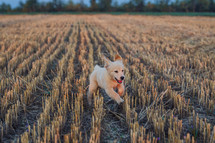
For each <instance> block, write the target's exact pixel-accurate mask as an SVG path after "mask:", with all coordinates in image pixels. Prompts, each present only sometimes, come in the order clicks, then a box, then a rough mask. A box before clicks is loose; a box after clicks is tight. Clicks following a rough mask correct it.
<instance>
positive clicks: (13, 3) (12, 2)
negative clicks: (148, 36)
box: [0, 0, 129, 8]
mask: <svg viewBox="0 0 215 143" xmlns="http://www.w3.org/2000/svg"><path fill="white" fill-rule="evenodd" d="M20 1H22V2H25V1H26V0H0V4H2V3H3V2H4V3H6V4H10V5H11V6H12V8H14V7H17V6H18V5H19V2H20ZM38 1H39V2H49V1H52V0H38ZM63 1H64V2H68V1H69V0H63ZM83 1H84V3H85V4H87V5H90V0H83ZM112 1H118V3H119V4H121V3H123V2H128V1H129V0H112ZM73 2H74V3H78V2H80V0H73Z"/></svg>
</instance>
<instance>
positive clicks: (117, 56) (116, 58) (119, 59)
mask: <svg viewBox="0 0 215 143" xmlns="http://www.w3.org/2000/svg"><path fill="white" fill-rule="evenodd" d="M114 60H115V61H122V57H121V56H120V55H119V54H116V55H115V59H114Z"/></svg>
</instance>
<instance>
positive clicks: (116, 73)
mask: <svg viewBox="0 0 215 143" xmlns="http://www.w3.org/2000/svg"><path fill="white" fill-rule="evenodd" d="M104 61H105V68H106V69H107V71H108V74H109V76H110V77H111V78H112V80H115V81H117V82H118V83H119V84H121V83H122V82H123V80H124V79H125V76H124V65H123V62H122V57H121V56H120V55H118V54H116V55H115V60H114V62H112V61H110V60H109V59H108V58H106V57H105V56H104Z"/></svg>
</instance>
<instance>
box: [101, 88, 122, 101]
mask: <svg viewBox="0 0 215 143" xmlns="http://www.w3.org/2000/svg"><path fill="white" fill-rule="evenodd" d="M105 91H106V93H107V94H108V96H110V98H112V99H113V100H115V101H116V102H117V103H118V104H120V103H122V102H124V100H123V99H122V98H120V96H119V94H117V93H116V92H115V91H114V90H113V88H108V89H106V90H105Z"/></svg>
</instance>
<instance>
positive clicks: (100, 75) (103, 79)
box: [87, 55, 125, 105]
mask: <svg viewBox="0 0 215 143" xmlns="http://www.w3.org/2000/svg"><path fill="white" fill-rule="evenodd" d="M105 62H106V64H105V67H104V68H102V67H100V66H98V65H96V66H95V68H94V70H93V72H92V74H91V75H90V85H89V90H88V94H87V98H88V103H89V104H90V105H91V104H92V94H93V93H94V92H95V91H96V90H97V88H98V87H101V88H103V89H105V91H106V93H107V94H108V96H110V97H111V98H112V99H113V100H115V101H116V102H117V103H118V104H120V103H121V102H123V101H124V100H123V99H122V98H121V97H120V96H122V95H123V94H124V89H125V88H124V80H121V79H120V77H121V76H124V71H123V70H124V65H123V63H122V59H121V57H120V56H119V55H116V57H115V61H114V62H111V61H109V60H108V59H107V58H105ZM115 71H118V72H117V73H116V72H115ZM117 80H120V81H122V83H121V84H120V83H119V82H118V81H117ZM116 88H118V93H116V92H115V91H114V89H116Z"/></svg>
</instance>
